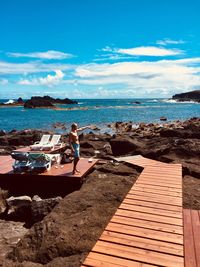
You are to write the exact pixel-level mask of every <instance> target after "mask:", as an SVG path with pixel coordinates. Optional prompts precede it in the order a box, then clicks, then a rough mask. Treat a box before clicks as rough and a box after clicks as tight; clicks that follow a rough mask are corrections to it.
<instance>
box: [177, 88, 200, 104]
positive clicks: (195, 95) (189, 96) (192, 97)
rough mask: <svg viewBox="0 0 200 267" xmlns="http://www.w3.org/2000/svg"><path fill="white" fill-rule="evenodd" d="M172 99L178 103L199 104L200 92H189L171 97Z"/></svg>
mask: <svg viewBox="0 0 200 267" xmlns="http://www.w3.org/2000/svg"><path fill="white" fill-rule="evenodd" d="M172 99H175V100H178V101H195V102H200V90H195V91H191V92H186V93H181V94H176V95H173V96H172Z"/></svg>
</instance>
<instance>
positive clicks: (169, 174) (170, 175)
mask: <svg viewBox="0 0 200 267" xmlns="http://www.w3.org/2000/svg"><path fill="white" fill-rule="evenodd" d="M146 169H148V168H146ZM146 169H145V170H146ZM145 170H144V171H143V172H142V177H143V176H152V175H153V176H154V177H156V178H157V177H160V178H169V179H172V180H173V179H174V178H178V177H180V173H179V172H178V173H174V172H172V171H170V170H169V171H168V172H166V171H165V170H163V172H156V171H153V170H152V171H150V170H148V172H147V171H145Z"/></svg>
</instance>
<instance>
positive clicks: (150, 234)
mask: <svg viewBox="0 0 200 267" xmlns="http://www.w3.org/2000/svg"><path fill="white" fill-rule="evenodd" d="M106 230H107V231H112V232H117V233H121V234H127V235H133V236H139V237H144V238H149V239H154V240H160V241H166V242H171V243H175V244H180V245H182V244H183V236H182V235H178V234H174V233H167V232H160V231H156V230H152V229H145V228H140V227H136V226H129V225H120V224H117V223H113V222H110V223H109V224H108V225H107V227H106Z"/></svg>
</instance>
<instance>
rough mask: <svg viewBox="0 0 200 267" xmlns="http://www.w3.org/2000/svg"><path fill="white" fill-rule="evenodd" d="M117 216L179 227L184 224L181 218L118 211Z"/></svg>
mask: <svg viewBox="0 0 200 267" xmlns="http://www.w3.org/2000/svg"><path fill="white" fill-rule="evenodd" d="M115 214H116V215H121V216H124V217H130V218H139V219H140V218H141V219H144V220H148V221H153V222H162V223H168V224H174V225H179V226H182V224H183V222H182V219H179V218H172V217H164V216H160V215H154V214H148V213H142V212H138V211H129V210H123V209H118V210H117V211H116V213H115Z"/></svg>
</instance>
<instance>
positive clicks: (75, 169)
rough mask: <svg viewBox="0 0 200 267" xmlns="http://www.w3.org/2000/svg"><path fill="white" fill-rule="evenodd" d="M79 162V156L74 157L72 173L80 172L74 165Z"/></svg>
mask: <svg viewBox="0 0 200 267" xmlns="http://www.w3.org/2000/svg"><path fill="white" fill-rule="evenodd" d="M78 162H79V158H75V159H74V168H73V174H74V173H76V172H80V171H79V170H77V168H76V166H77V164H78Z"/></svg>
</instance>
